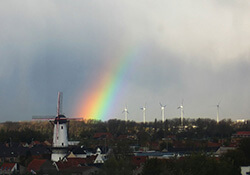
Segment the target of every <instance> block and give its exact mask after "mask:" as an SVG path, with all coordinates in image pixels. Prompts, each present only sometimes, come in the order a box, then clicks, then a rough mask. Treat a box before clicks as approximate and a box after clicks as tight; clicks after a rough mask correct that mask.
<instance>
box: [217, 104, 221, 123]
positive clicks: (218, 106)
mask: <svg viewBox="0 0 250 175" xmlns="http://www.w3.org/2000/svg"><path fill="white" fill-rule="evenodd" d="M220 103H221V101H219V103H218V104H217V105H216V108H217V120H216V121H217V124H218V123H219V112H220Z"/></svg>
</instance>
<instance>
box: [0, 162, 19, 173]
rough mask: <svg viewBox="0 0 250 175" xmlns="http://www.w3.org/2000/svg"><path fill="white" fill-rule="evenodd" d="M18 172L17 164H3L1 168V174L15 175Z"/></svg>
mask: <svg viewBox="0 0 250 175" xmlns="http://www.w3.org/2000/svg"><path fill="white" fill-rule="evenodd" d="M17 171H18V169H17V163H3V164H2V166H1V167H0V174H13V173H15V172H17Z"/></svg>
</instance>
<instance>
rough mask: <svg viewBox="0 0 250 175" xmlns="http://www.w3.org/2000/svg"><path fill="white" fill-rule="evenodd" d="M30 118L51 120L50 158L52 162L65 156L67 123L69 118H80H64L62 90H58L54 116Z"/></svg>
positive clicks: (66, 149)
mask: <svg viewBox="0 0 250 175" xmlns="http://www.w3.org/2000/svg"><path fill="white" fill-rule="evenodd" d="M32 119H34V120H47V121H49V122H51V124H52V125H54V132H53V144H52V148H51V149H52V154H51V160H52V161H53V162H58V161H60V160H62V159H63V158H65V156H66V155H67V153H68V131H67V123H68V122H69V120H81V118H66V117H65V116H64V115H63V114H62V92H58V99H57V115H56V116H47V117H40V116H33V117H32Z"/></svg>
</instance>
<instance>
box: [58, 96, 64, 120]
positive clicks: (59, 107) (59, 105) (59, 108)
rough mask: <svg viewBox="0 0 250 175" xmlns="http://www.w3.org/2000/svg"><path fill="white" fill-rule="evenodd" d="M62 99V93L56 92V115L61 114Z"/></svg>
mask: <svg viewBox="0 0 250 175" xmlns="http://www.w3.org/2000/svg"><path fill="white" fill-rule="evenodd" d="M62 100H63V93H62V92H58V97H57V116H59V115H61V114H62Z"/></svg>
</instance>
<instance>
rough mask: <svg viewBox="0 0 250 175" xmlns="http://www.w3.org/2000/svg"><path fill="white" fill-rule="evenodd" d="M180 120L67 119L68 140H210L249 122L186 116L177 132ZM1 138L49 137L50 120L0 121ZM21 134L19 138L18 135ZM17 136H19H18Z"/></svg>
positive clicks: (247, 127) (226, 135)
mask: <svg viewBox="0 0 250 175" xmlns="http://www.w3.org/2000/svg"><path fill="white" fill-rule="evenodd" d="M179 125H180V119H177V118H176V119H171V120H166V121H165V122H162V121H157V120H155V121H154V122H147V123H137V122H134V121H128V122H125V121H123V120H116V119H113V120H109V121H105V122H102V121H97V120H88V121H70V123H69V124H68V128H69V129H68V133H69V139H70V140H80V141H82V142H88V141H90V140H91V139H93V136H94V134H95V133H98V132H108V133H111V134H112V135H113V136H114V138H116V137H119V136H121V135H130V136H134V138H135V139H136V140H137V142H138V143H139V144H141V145H144V144H146V143H147V142H154V141H158V140H161V139H162V138H164V137H167V136H171V135H174V136H175V137H176V139H177V140H178V139H180V140H182V139H210V140H211V139H212V140H215V141H216V140H218V139H221V138H230V137H231V135H232V134H233V133H235V132H237V131H241V130H245V131H250V123H242V124H236V123H234V122H233V121H232V120H230V119H228V120H222V121H220V122H219V123H218V124H217V123H216V121H215V120H212V119H201V118H199V119H185V120H184V125H185V130H183V131H181V132H180V127H179ZM0 131H1V133H2V134H1V138H0V141H1V142H3V141H7V140H9V138H12V139H14V140H21V141H24V140H25V139H24V138H23V137H24V136H23V135H24V134H23V133H25V135H26V134H27V136H28V137H27V139H26V141H27V142H30V139H31V138H33V139H35V140H39V139H40V140H41V139H45V137H46V139H52V136H53V123H52V124H51V123H49V122H46V121H44V122H35V121H30V122H5V123H1V124H0ZM3 135H4V136H3ZM19 137H20V138H19ZM18 138H19V139H18Z"/></svg>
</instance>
